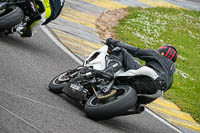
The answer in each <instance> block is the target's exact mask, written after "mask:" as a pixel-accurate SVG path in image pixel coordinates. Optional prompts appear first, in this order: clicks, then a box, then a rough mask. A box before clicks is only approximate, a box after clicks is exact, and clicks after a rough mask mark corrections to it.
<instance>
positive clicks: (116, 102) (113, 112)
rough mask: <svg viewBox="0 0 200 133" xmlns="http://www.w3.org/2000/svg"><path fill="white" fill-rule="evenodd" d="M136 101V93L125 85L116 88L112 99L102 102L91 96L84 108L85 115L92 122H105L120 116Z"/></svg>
mask: <svg viewBox="0 0 200 133" xmlns="http://www.w3.org/2000/svg"><path fill="white" fill-rule="evenodd" d="M136 101H137V94H136V91H135V90H134V89H133V88H132V87H130V86H127V85H119V86H117V89H116V93H115V95H114V96H113V98H112V99H108V100H107V101H106V100H103V99H99V98H97V96H96V95H93V96H92V97H90V98H89V99H88V101H87V102H86V104H85V106H84V111H85V113H86V115H87V116H88V117H89V118H91V119H93V120H106V119H110V118H112V117H115V116H120V115H121V114H124V113H125V112H127V111H128V110H129V109H130V108H131V107H133V106H134V105H135V103H136Z"/></svg>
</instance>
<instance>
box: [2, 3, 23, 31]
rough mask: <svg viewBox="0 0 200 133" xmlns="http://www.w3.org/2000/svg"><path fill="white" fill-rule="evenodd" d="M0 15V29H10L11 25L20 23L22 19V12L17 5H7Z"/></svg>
mask: <svg viewBox="0 0 200 133" xmlns="http://www.w3.org/2000/svg"><path fill="white" fill-rule="evenodd" d="M3 10H5V11H4V13H2V14H1V15H0V31H3V30H10V29H11V28H12V27H14V26H16V25H17V24H19V23H21V22H22V20H23V19H24V12H23V10H22V9H21V8H19V7H17V6H9V7H7V8H6V9H3Z"/></svg>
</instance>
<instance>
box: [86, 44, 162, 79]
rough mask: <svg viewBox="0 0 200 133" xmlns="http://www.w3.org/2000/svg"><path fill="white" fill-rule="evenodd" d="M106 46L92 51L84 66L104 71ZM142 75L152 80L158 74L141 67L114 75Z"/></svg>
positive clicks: (106, 55) (150, 69)
mask: <svg viewBox="0 0 200 133" xmlns="http://www.w3.org/2000/svg"><path fill="white" fill-rule="evenodd" d="M107 51H108V46H107V45H104V46H103V47H102V48H100V49H99V50H96V51H94V52H93V53H92V54H91V55H90V56H89V57H88V58H87V59H86V60H85V62H84V66H86V67H93V69H96V70H104V69H105V68H106V57H108V55H109V54H108V53H107ZM137 75H144V76H148V77H151V78H153V79H154V80H155V79H156V78H158V74H157V73H156V72H155V71H154V70H153V69H152V68H150V67H147V66H143V67H141V68H139V69H137V70H134V69H130V70H128V71H126V72H124V70H123V69H121V70H119V71H118V72H117V73H115V77H124V76H137Z"/></svg>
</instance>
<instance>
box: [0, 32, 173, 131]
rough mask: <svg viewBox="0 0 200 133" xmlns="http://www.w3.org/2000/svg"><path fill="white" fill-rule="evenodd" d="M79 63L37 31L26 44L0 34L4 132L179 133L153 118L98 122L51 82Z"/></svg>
mask: <svg viewBox="0 0 200 133" xmlns="http://www.w3.org/2000/svg"><path fill="white" fill-rule="evenodd" d="M77 65H78V64H77V63H76V62H75V61H74V60H73V59H72V58H71V57H69V56H68V55H67V54H66V53H64V52H63V51H62V50H61V49H60V48H59V47H57V46H56V45H55V44H54V43H53V42H52V41H51V40H50V39H49V37H48V36H47V35H46V34H45V33H44V32H43V31H42V30H39V31H38V32H37V34H36V35H35V36H34V37H33V38H31V39H28V40H23V39H21V38H20V37H18V36H16V35H12V36H9V37H5V36H2V35H0V133H40V132H44V133H88V132H89V133H90V132H102V133H112V132H115V133H116V132H120V133H121V132H132V133H175V131H174V130H173V129H171V128H170V127H168V126H166V125H165V124H163V123H162V122H160V121H159V120H157V119H156V118H154V117H153V116H151V115H150V114H148V113H146V112H144V113H142V114H140V115H132V116H126V117H117V118H113V119H110V120H106V121H100V122H96V121H93V120H90V119H88V118H87V117H86V116H85V114H84V112H83V111H82V110H81V108H79V107H78V106H76V105H75V104H73V102H72V101H70V99H68V98H67V97H65V96H57V95H55V94H52V93H51V92H49V91H48V83H49V81H50V80H51V79H52V78H53V77H54V76H55V75H57V74H59V73H60V72H62V71H65V70H67V69H71V68H73V67H75V66H77Z"/></svg>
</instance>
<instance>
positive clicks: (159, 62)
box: [104, 38, 178, 104]
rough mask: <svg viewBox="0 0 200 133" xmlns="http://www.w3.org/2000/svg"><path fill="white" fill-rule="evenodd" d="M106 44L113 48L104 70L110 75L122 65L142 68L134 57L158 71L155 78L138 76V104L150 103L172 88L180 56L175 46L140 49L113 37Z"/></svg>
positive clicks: (135, 81) (136, 81) (135, 82)
mask: <svg viewBox="0 0 200 133" xmlns="http://www.w3.org/2000/svg"><path fill="white" fill-rule="evenodd" d="M106 44H107V45H108V46H110V47H112V48H113V49H112V54H111V55H110V59H111V61H110V62H109V63H108V68H106V69H105V70H104V72H105V73H107V74H110V76H112V77H113V76H114V74H115V73H116V72H117V71H118V70H120V69H121V68H122V67H123V68H124V69H125V71H127V70H130V69H134V70H138V69H140V68H141V67H142V65H141V64H140V63H139V62H138V61H136V60H135V58H134V57H137V58H139V59H141V60H144V61H145V63H146V64H145V66H146V67H148V68H150V69H152V70H153V71H155V72H156V73H157V75H158V77H157V78H156V79H155V80H150V79H149V78H144V77H142V78H139V77H138V78H136V79H135V80H134V81H133V85H134V88H135V89H136V90H137V93H138V94H140V96H139V97H138V102H137V103H138V104H148V103H150V102H152V101H154V100H155V99H157V98H158V97H160V96H162V93H163V92H165V91H167V90H168V89H170V88H171V86H172V83H173V75H174V72H175V69H176V68H175V65H174V63H175V62H176V59H177V56H178V53H177V50H176V48H175V47H173V46H171V45H164V46H161V47H160V48H159V49H158V50H157V51H156V50H153V49H140V48H137V47H134V46H131V45H128V44H124V43H122V42H120V41H118V40H114V39H112V38H109V39H107V41H106Z"/></svg>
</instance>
